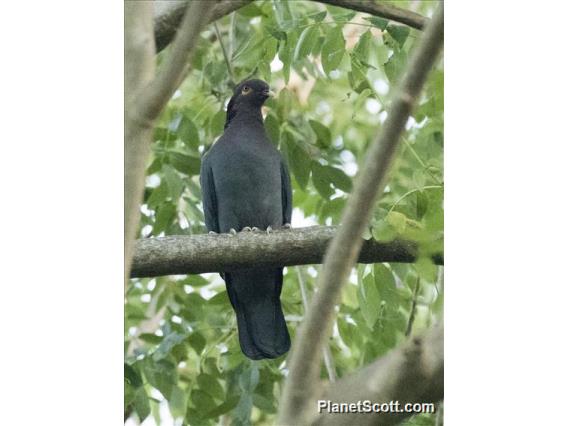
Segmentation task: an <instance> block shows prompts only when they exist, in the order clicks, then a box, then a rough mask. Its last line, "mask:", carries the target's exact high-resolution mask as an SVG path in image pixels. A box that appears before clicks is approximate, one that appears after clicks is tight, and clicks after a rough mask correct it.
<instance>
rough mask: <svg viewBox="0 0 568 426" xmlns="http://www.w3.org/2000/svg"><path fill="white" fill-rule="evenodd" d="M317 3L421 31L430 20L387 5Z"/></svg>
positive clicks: (341, 0)
mask: <svg viewBox="0 0 568 426" xmlns="http://www.w3.org/2000/svg"><path fill="white" fill-rule="evenodd" d="M314 1H317V2H319V3H326V4H330V5H333V6H339V7H343V8H344V9H351V10H356V11H357V12H365V13H368V14H370V15H374V16H378V17H381V18H385V19H390V20H391V21H396V22H400V23H401V24H406V25H408V26H409V27H412V28H416V29H417V30H422V29H423V28H424V27H425V26H426V24H427V23H428V22H429V21H430V19H428V18H426V17H425V16H422V15H420V14H418V13H416V12H412V11H410V10H406V9H401V8H400V7H396V6H391V5H390V4H387V3H373V2H370V1H361V0H314Z"/></svg>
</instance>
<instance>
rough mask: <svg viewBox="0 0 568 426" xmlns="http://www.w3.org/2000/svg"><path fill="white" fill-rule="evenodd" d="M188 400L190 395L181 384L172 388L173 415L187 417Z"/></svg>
mask: <svg viewBox="0 0 568 426" xmlns="http://www.w3.org/2000/svg"><path fill="white" fill-rule="evenodd" d="M187 400H188V395H187V394H186V393H185V392H184V391H183V390H182V389H181V388H180V387H179V386H174V387H173V389H172V396H171V397H170V399H169V405H170V411H171V413H172V417H174V418H177V417H185V412H186V411H187Z"/></svg>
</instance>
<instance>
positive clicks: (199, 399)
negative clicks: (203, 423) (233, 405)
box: [191, 389, 215, 413]
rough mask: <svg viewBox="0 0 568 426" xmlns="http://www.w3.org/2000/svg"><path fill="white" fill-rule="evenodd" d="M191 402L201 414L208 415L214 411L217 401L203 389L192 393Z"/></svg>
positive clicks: (194, 390)
mask: <svg viewBox="0 0 568 426" xmlns="http://www.w3.org/2000/svg"><path fill="white" fill-rule="evenodd" d="M191 402H192V404H193V406H194V407H195V408H197V409H198V410H199V411H200V412H202V413H206V412H208V411H211V410H213V408H214V407H215V401H214V400H213V398H211V397H210V396H209V394H207V393H205V392H204V391H202V390H201V389H193V390H192V391H191Z"/></svg>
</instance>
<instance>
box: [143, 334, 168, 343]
mask: <svg viewBox="0 0 568 426" xmlns="http://www.w3.org/2000/svg"><path fill="white" fill-rule="evenodd" d="M138 338H139V339H140V340H143V341H144V342H147V343H151V344H153V345H158V344H159V343H160V342H161V341H162V339H163V337H161V336H156V335H155V334H152V333H142V334H140V335H139V336H138Z"/></svg>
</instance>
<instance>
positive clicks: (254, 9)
mask: <svg viewBox="0 0 568 426" xmlns="http://www.w3.org/2000/svg"><path fill="white" fill-rule="evenodd" d="M237 13H238V14H239V15H242V16H246V17H247V18H254V17H255V16H265V14H264V12H263V11H262V9H261V8H260V7H258V6H257V5H256V4H254V3H249V4H247V5H246V6H245V7H241V8H240V9H238V10H237Z"/></svg>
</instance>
